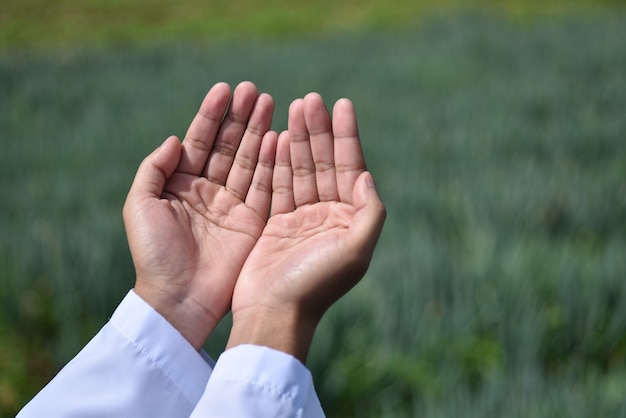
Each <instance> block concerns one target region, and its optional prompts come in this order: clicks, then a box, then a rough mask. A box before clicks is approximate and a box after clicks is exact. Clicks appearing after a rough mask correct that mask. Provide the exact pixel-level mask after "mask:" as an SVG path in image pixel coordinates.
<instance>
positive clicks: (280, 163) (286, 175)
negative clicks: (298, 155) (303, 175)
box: [270, 131, 296, 216]
mask: <svg viewBox="0 0 626 418" xmlns="http://www.w3.org/2000/svg"><path fill="white" fill-rule="evenodd" d="M289 148H290V143H289V133H288V132H287V131H284V132H282V133H281V134H280V135H279V136H278V143H277V144H276V159H275V163H274V174H273V177H272V208H271V214H270V216H274V215H278V214H281V213H289V212H293V211H294V210H295V209H296V204H295V202H294V199H293V172H292V170H291V157H290V151H289Z"/></svg>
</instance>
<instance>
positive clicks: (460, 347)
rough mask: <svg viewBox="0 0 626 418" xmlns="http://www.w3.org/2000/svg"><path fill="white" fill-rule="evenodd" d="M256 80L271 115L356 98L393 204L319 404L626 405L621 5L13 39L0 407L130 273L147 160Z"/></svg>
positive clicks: (316, 365)
mask: <svg viewBox="0 0 626 418" xmlns="http://www.w3.org/2000/svg"><path fill="white" fill-rule="evenodd" d="M9 3H11V2H9ZM0 26H1V25H0ZM0 32H1V31H0ZM55 42H56V41H55ZM17 44H19V43H17ZM244 79H250V80H253V81H255V82H256V83H257V85H258V86H259V87H260V89H261V90H263V91H267V92H270V93H272V95H273V96H274V98H275V100H276V103H277V106H276V117H275V126H274V128H276V129H282V128H284V127H285V126H286V111H287V106H288V104H289V102H290V101H291V100H292V99H293V98H295V97H299V96H302V95H304V94H305V93H307V92H309V91H318V92H320V93H321V94H322V95H323V96H324V97H325V99H326V100H327V103H328V104H329V105H330V104H331V103H332V102H333V101H334V100H336V99H337V98H339V97H343V96H347V97H350V98H351V99H352V100H353V101H354V103H355V106H356V108H357V112H358V115H359V119H360V127H361V132H362V137H363V141H364V146H365V152H366V157H367V160H368V165H369V168H370V169H371V171H372V172H373V173H374V175H375V176H376V178H377V183H378V185H379V188H380V189H381V193H382V195H383V198H384V200H385V202H386V204H387V208H388V220H387V223H386V227H385V230H384V232H383V236H382V238H381V242H380V244H379V247H378V249H377V252H376V255H375V258H374V260H373V263H372V266H371V268H370V271H369V273H368V275H367V277H366V278H365V279H364V281H363V282H362V283H361V284H360V285H359V286H358V287H357V288H356V289H355V290H354V291H353V292H351V293H350V294H349V295H347V296H346V297H345V298H344V299H342V301H341V302H340V303H338V304H337V305H336V306H335V307H333V309H332V310H331V311H330V312H329V314H328V315H327V316H326V317H325V318H324V320H323V322H322V324H321V325H320V327H319V329H318V333H317V334H316V339H315V341H314V347H313V349H312V351H311V355H310V362H309V366H310V368H311V369H312V372H313V374H314V376H315V379H316V387H317V389H318V393H319V395H320V397H321V399H322V403H323V405H324V406H325V408H326V410H327V414H328V416H331V417H335V416H337V417H342V416H359V417H361V416H364V417H366V416H372V417H387V416H388V417H401V416H420V417H456V416H464V417H473V416H476V417H502V416H506V417H518V416H520V417H521V416H532V417H554V416H568V417H589V416H615V417H616V416H626V396H625V395H626V303H625V297H626V280H625V279H626V135H625V134H624V132H626V116H625V115H626V114H625V111H624V109H626V13H624V12H622V11H619V9H616V11H613V12H611V13H608V12H598V13H594V14H593V15H591V16H589V15H583V14H576V13H574V14H569V15H567V16H560V17H555V18H541V19H537V20H532V21H524V22H523V23H521V22H519V21H515V22H514V23H513V22H512V21H510V20H508V19H507V18H505V17H503V16H494V15H490V14H483V13H472V12H465V13H453V14H448V15H445V16H442V17H439V18H432V19H427V20H424V21H422V22H421V24H420V25H419V26H418V27H415V28H412V27H410V26H407V27H405V28H404V29H403V30H402V31H390V30H378V31H372V30H371V31H366V32H361V31H356V32H349V33H341V34H337V33H328V34H325V35H319V34H318V35H316V36H300V37H298V38H285V39H278V38H275V39H268V38H265V39H256V40H243V39H238V40H233V39H231V40H228V41H223V42H219V43H214V44H206V43H191V44H190V43H182V42H178V41H172V42H165V43H160V44H150V45H145V44H144V45H139V46H138V45H134V44H133V45H132V46H123V45H117V46H111V45H110V44H109V45H108V46H99V47H95V48H94V47H92V48H85V47H84V46H83V47H80V48H77V47H71V46H65V47H63V48H55V49H52V50H49V51H46V50H36V51H33V50H31V51H21V50H19V49H12V48H9V49H8V50H5V51H4V52H2V53H0V145H1V148H0V191H1V193H2V199H1V200H0V284H1V285H0V306H1V307H0V335H2V338H1V339H0V415H1V416H12V415H14V413H15V412H16V410H17V409H18V408H19V407H20V406H21V405H22V404H23V403H24V402H26V401H27V400H28V399H29V398H30V397H31V396H32V395H33V393H35V392H36V391H37V390H38V389H39V388H40V387H41V385H42V384H43V383H45V382H46V381H47V379H49V378H50V377H51V376H52V375H53V373H54V372H55V371H56V370H57V369H58V367H60V366H61V365H63V364H64V363H65V362H66V361H67V360H69V359H70V358H71V357H72V356H73V355H74V354H75V353H76V352H77V351H78V350H79V349H80V347H81V346H82V345H83V344H84V343H85V342H86V341H87V340H88V339H89V338H90V337H91V336H92V335H93V334H94V333H95V332H96V331H97V330H98V329H99V328H100V327H101V326H102V324H103V323H104V322H105V321H106V319H107V317H108V315H110V313H111V312H112V310H113V309H114V307H115V306H116V304H117V303H118V302H119V300H120V299H121V298H122V297H123V295H124V294H125V293H126V291H127V290H128V289H129V287H130V286H132V283H133V268H132V263H131V260H130V256H129V254H128V250H127V247H126V241H125V237H124V232H123V228H122V222H121V208H122V204H123V201H124V197H125V194H126V192H127V189H128V187H129V185H130V182H131V180H132V176H133V174H134V171H135V169H136V167H137V165H138V163H139V162H140V161H141V159H142V158H143V156H145V155H146V154H147V153H148V152H149V151H151V150H152V149H153V148H154V147H156V146H157V145H158V144H160V142H161V141H162V140H163V139H164V138H165V137H166V136H167V135H169V134H178V135H183V134H184V131H185V129H186V126H187V125H188V123H189V121H190V119H191V117H192V115H193V114H194V112H195V111H196V109H197V106H198V104H199V103H200V100H201V99H202V97H203V96H204V94H205V92H206V90H207V89H208V88H209V87H210V86H211V85H212V84H213V83H215V82H216V81H220V80H224V81H228V82H230V83H231V85H234V84H236V83H237V82H239V81H241V80H244ZM227 331H228V321H226V322H225V323H224V324H223V325H222V326H221V327H220V328H219V329H218V330H217V331H216V333H215V335H214V336H213V337H212V339H211V341H209V343H208V344H207V349H208V351H209V352H210V353H211V354H213V355H217V354H218V353H219V352H220V350H221V348H222V347H223V344H224V341H225V338H226V335H227Z"/></svg>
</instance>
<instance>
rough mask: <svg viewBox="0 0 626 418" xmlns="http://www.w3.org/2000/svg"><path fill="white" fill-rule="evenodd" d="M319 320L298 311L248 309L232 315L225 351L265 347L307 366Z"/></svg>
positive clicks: (290, 309)
mask: <svg viewBox="0 0 626 418" xmlns="http://www.w3.org/2000/svg"><path fill="white" fill-rule="evenodd" d="M318 322H319V319H318V318H314V317H310V316H307V315H304V314H303V313H302V312H300V311H299V310H298V309H295V308H287V309H269V308H263V307H251V308H247V309H246V310H245V311H243V312H233V326H232V329H231V333H230V337H229V338H228V343H227V345H226V349H229V348H234V347H236V346H238V345H242V344H252V345H258V346H264V347H268V348H271V349H274V350H277V351H282V352H284V353H287V354H290V355H292V356H294V357H295V358H297V359H298V360H300V362H302V363H303V364H305V363H306V358H307V355H308V353H309V348H310V346H311V342H312V341H313V335H314V334H315V328H316V327H317V324H318Z"/></svg>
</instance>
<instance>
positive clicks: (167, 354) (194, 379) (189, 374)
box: [109, 290, 215, 404]
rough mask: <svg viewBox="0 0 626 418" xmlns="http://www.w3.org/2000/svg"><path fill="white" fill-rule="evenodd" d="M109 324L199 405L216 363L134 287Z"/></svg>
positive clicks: (193, 402)
mask: <svg viewBox="0 0 626 418" xmlns="http://www.w3.org/2000/svg"><path fill="white" fill-rule="evenodd" d="M109 326H111V327H113V328H115V329H116V330H117V331H118V332H120V333H121V334H122V335H124V336H125V337H126V338H127V339H128V340H129V341H130V342H131V343H132V344H133V345H134V346H135V347H136V348H137V350H138V351H140V352H142V353H143V354H144V355H145V356H146V357H147V358H149V359H150V361H151V362H153V363H154V364H155V365H156V366H157V367H158V368H159V369H160V370H162V371H163V373H165V375H166V376H167V377H168V378H169V379H170V380H171V381H172V382H173V383H174V384H175V385H176V386H177V387H178V388H179V389H180V390H181V392H182V393H183V394H184V395H185V396H186V397H187V398H188V399H189V400H190V401H191V402H192V404H195V403H197V402H198V400H199V399H200V397H201V396H202V393H203V392H204V387H205V385H206V383H207V381H208V379H209V377H210V376H211V369H212V368H213V365H214V364H215V362H214V361H213V360H212V359H211V358H210V357H209V356H208V355H207V354H206V353H204V351H202V352H200V353H198V351H196V350H195V348H193V346H192V345H191V344H189V342H188V341H187V340H186V339H185V338H184V337H183V336H182V335H181V334H180V333H179V332H178V331H177V330H176V329H175V328H174V327H173V326H172V325H171V324H170V323H169V322H168V321H167V320H166V319H165V318H163V317H162V316H161V315H160V314H159V313H158V312H157V311H156V310H155V309H154V308H152V306H150V305H149V304H148V303H147V302H145V301H144V300H143V299H142V298H141V297H139V295H137V294H136V293H135V292H134V290H130V291H129V292H128V294H127V295H126V297H124V300H122V302H121V303H120V304H119V306H118V307H117V309H116V310H115V312H114V313H113V315H112V316H111V320H110V321H109Z"/></svg>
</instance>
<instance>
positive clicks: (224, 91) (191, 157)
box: [178, 83, 230, 176]
mask: <svg viewBox="0 0 626 418" xmlns="http://www.w3.org/2000/svg"><path fill="white" fill-rule="evenodd" d="M229 99H230V87H229V86H228V84H226V83H218V84H216V85H215V86H213V88H211V90H209V92H208V93H207V95H206V97H205V98H204V100H203V101H202V105H201V106H200V110H199V111H198V114H197V115H196V116H195V117H194V119H193V121H192V122H191V124H190V125H189V129H187V133H186V134H185V139H184V140H183V148H182V154H181V158H180V163H179V166H178V171H180V172H182V173H187V174H192V175H194V176H197V175H200V173H202V169H203V168H204V166H205V164H206V161H207V158H208V157H209V153H210V152H211V148H213V142H214V141H215V136H216V135H217V132H218V130H219V127H220V124H221V123H222V118H223V117H224V113H225V112H226V108H227V107H228V101H229Z"/></svg>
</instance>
